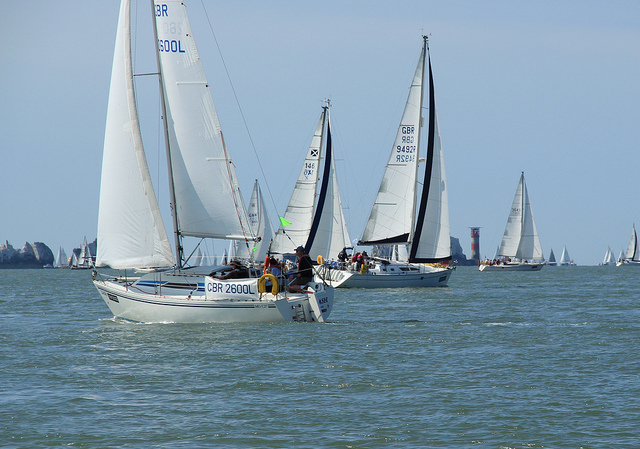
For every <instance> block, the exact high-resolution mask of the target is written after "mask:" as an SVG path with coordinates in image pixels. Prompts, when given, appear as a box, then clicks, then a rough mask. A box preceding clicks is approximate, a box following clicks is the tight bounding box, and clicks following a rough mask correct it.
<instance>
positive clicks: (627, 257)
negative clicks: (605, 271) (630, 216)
mask: <svg viewBox="0 0 640 449" xmlns="http://www.w3.org/2000/svg"><path fill="white" fill-rule="evenodd" d="M616 266H618V267H620V266H640V248H638V234H637V232H636V225H635V223H634V224H633V227H632V228H631V238H630V239H629V245H628V246H627V251H626V252H625V253H624V257H621V258H620V260H618V262H616Z"/></svg>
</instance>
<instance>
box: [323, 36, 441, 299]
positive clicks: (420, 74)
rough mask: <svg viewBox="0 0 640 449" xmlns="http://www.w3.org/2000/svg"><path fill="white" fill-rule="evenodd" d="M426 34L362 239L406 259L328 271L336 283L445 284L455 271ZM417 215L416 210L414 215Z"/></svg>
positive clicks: (380, 260)
mask: <svg viewBox="0 0 640 449" xmlns="http://www.w3.org/2000/svg"><path fill="white" fill-rule="evenodd" d="M428 54H429V45H428V39H427V36H423V43H422V51H421V52H420V58H419V60H418V65H417V67H416V70H415V73H414V76H413V81H412V83H411V87H410V89H409V95H408V98H407V102H406V105H405V108H404V112H403V114H402V119H401V121H400V125H399V126H398V131H397V134H396V137H395V141H394V143H393V146H392V148H391V154H390V157H389V160H388V163H387V165H386V167H385V172H384V175H383V178H382V182H381V183H380V187H379V189H378V193H377V196H376V199H375V201H374V204H373V206H372V208H371V213H370V215H369V219H368V221H367V223H366V225H365V229H364V232H363V234H362V238H361V239H360V241H359V242H358V244H359V245H363V246H374V247H397V248H396V249H395V250H392V251H393V252H394V253H396V254H398V253H399V254H402V252H403V247H406V249H407V251H406V255H407V257H406V260H404V261H398V260H393V259H391V258H370V259H369V260H368V263H367V264H366V265H365V268H364V269H362V267H361V269H360V271H357V267H356V270H353V269H352V268H353V266H349V265H347V266H342V267H340V268H343V269H331V270H328V274H327V277H328V278H329V279H330V281H331V285H333V286H335V287H344V288H346V287H353V288H395V287H435V286H445V285H447V282H448V280H449V276H451V273H452V268H450V267H449V266H448V262H449V261H450V260H451V238H450V235H449V205H448V194H447V182H446V176H445V169H444V158H443V154H442V142H441V139H440V129H439V126H438V115H437V111H436V103H435V90H434V84H433V74H432V71H431V58H430V56H429V57H427V55H428ZM427 60H428V62H429V75H428V76H429V84H428V92H429V98H428V102H429V103H428V105H427V107H428V110H429V117H428V127H429V132H428V136H427V139H426V158H425V160H424V162H425V168H424V179H423V181H422V191H421V195H420V196H419V195H418V194H419V184H420V182H421V181H420V180H419V177H418V165H419V163H420V162H423V160H421V159H420V158H419V154H420V143H421V141H422V139H421V135H422V132H421V130H422V126H423V118H422V107H423V91H424V87H425V83H424V81H425V63H426V61H427ZM416 214H417V215H416Z"/></svg>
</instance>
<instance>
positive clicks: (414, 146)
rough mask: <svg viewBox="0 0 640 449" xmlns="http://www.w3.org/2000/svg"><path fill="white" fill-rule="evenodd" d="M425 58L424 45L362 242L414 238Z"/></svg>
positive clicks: (398, 241) (397, 240) (368, 243)
mask: <svg viewBox="0 0 640 449" xmlns="http://www.w3.org/2000/svg"><path fill="white" fill-rule="evenodd" d="M424 60H425V48H424V47H423V49H422V52H421V54H420V59H419V61H418V66H417V67H416V71H415V74H414V76H413V82H412V83H411V87H410V89H409V96H408V98H407V103H406V105H405V108H404V112H403V114H402V119H401V121H400V126H399V127H398V131H397V133H396V138H395V140H394V142H393V147H392V148H391V154H390V156H389V161H388V163H387V166H386V168H385V172H384V175H383V177H382V182H381V183H380V187H379V189H378V194H377V195H376V199H375V201H374V203H373V206H372V208H371V213H370V215H369V219H368V221H367V224H366V226H365V228H364V232H363V233H362V238H361V240H360V244H362V245H377V244H383V243H389V244H392V243H407V242H409V241H411V237H412V234H413V226H414V217H415V203H416V183H417V176H418V152H419V148H418V145H419V132H420V126H421V117H422V116H421V107H422V80H423V71H424Z"/></svg>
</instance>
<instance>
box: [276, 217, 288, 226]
mask: <svg viewBox="0 0 640 449" xmlns="http://www.w3.org/2000/svg"><path fill="white" fill-rule="evenodd" d="M278 218H279V219H280V224H281V225H282V226H289V225H290V224H291V222H290V221H287V220H285V219H284V218H283V217H278Z"/></svg>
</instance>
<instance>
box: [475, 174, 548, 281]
mask: <svg viewBox="0 0 640 449" xmlns="http://www.w3.org/2000/svg"><path fill="white" fill-rule="evenodd" d="M544 265H545V262H544V256H543V255H542V247H541V246H540V238H539V237H538V229H537V228H536V222H535V220H534V218H533V211H532V210H531V203H530V202H529V192H528V191H527V185H526V183H525V181H524V172H522V174H521V175H520V181H518V187H517V188H516V194H515V196H514V197H513V203H512V204H511V211H510V212H509V218H508V219H507V226H506V227H505V230H504V235H503V237H502V243H501V244H500V249H499V250H498V254H497V258H496V260H493V261H484V262H482V263H481V264H480V266H479V267H478V269H479V270H480V271H501V270H510V271H539V270H541V269H542V267H543V266H544Z"/></svg>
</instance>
